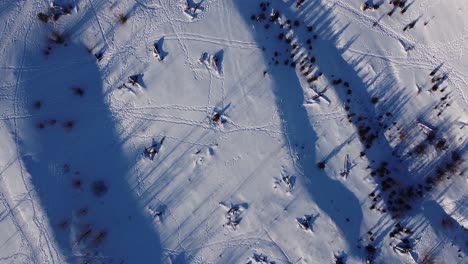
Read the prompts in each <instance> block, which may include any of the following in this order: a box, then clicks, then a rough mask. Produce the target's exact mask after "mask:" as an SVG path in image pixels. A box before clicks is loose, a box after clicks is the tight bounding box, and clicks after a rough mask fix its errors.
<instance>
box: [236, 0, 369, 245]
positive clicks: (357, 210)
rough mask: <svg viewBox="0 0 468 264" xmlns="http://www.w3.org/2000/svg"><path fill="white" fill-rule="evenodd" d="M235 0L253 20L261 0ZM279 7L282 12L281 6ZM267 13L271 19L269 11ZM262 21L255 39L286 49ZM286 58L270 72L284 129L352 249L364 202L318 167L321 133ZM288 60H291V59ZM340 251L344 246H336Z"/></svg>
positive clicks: (310, 185) (319, 200)
mask: <svg viewBox="0 0 468 264" xmlns="http://www.w3.org/2000/svg"><path fill="white" fill-rule="evenodd" d="M277 2H278V3H277ZM279 2H281V1H272V2H270V3H271V6H270V8H268V10H271V7H276V6H277V4H279ZM235 3H236V5H237V8H238V10H239V13H240V14H241V16H242V17H244V19H245V20H246V23H247V24H250V23H252V20H251V15H252V14H257V13H258V10H259V8H258V4H259V2H257V1H248V0H242V1H235ZM278 8H279V10H280V12H282V11H281V10H282V8H281V7H278ZM283 8H284V6H283ZM265 13H266V15H267V18H266V19H267V20H268V19H269V11H267V12H265ZM263 24H264V23H260V24H255V26H256V28H257V30H253V31H252V34H253V36H254V37H255V38H256V41H257V42H258V43H259V44H260V45H261V46H262V47H265V48H266V51H267V52H270V53H271V51H272V50H280V51H281V52H284V48H283V47H284V46H283V43H284V40H283V41H279V40H278V39H277V38H276V36H277V35H278V33H279V32H280V31H278V30H277V29H276V28H273V26H271V27H270V28H269V29H268V30H265V29H264V28H263ZM273 30H275V31H273ZM264 54H265V62H268V61H270V58H269V57H267V55H266V53H264ZM288 56H289V55H288ZM283 60H285V58H284V57H283V59H281V61H280V63H279V64H280V65H278V66H272V67H270V69H269V70H268V73H269V75H270V76H271V78H273V83H274V88H273V91H274V94H275V96H276V104H277V107H278V110H279V112H280V114H281V120H282V125H283V128H284V132H285V134H286V135H288V139H286V140H290V141H291V148H292V149H293V151H294V152H295V153H296V154H297V155H298V159H297V160H298V164H297V165H299V166H300V169H301V170H302V173H303V174H304V175H305V177H306V179H305V181H304V182H305V183H306V185H307V186H306V189H307V190H308V193H309V194H310V196H311V197H312V199H313V200H314V201H315V202H316V204H317V205H318V206H319V207H320V209H321V210H322V211H324V212H325V213H326V214H327V215H328V216H329V217H330V218H331V219H332V220H333V221H334V223H335V225H336V226H337V227H338V229H339V230H340V231H341V232H342V234H343V236H344V238H345V239H346V241H347V243H348V245H349V248H350V250H353V248H355V245H356V243H357V240H358V238H359V233H360V225H361V222H362V211H361V205H360V203H359V200H358V199H357V197H356V196H355V195H354V194H353V193H352V192H351V191H350V190H349V189H348V188H346V187H345V186H344V185H343V183H342V182H340V181H337V180H334V179H332V178H330V177H329V176H328V175H327V174H326V173H325V172H324V171H323V170H320V169H319V168H318V167H317V162H318V160H317V154H316V152H315V146H316V143H317V141H318V136H317V133H316V132H315V131H314V128H313V127H312V125H311V123H310V119H309V117H308V115H307V111H306V109H305V108H304V106H303V103H304V95H303V89H302V87H301V84H300V82H299V78H298V76H297V74H296V72H295V71H294V70H293V68H291V67H290V66H283ZM289 61H290V62H292V60H291V59H289ZM302 146H307V148H302ZM304 213H308V212H304ZM337 250H341V249H338V248H337Z"/></svg>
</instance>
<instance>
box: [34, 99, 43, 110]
mask: <svg viewBox="0 0 468 264" xmlns="http://www.w3.org/2000/svg"><path fill="white" fill-rule="evenodd" d="M33 107H34V109H41V107H42V102H41V101H40V100H36V101H34V104H33Z"/></svg>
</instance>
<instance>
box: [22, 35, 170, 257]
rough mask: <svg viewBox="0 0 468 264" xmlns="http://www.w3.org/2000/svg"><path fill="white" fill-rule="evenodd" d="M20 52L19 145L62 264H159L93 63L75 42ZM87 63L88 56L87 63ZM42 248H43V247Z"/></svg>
mask: <svg viewBox="0 0 468 264" xmlns="http://www.w3.org/2000/svg"><path fill="white" fill-rule="evenodd" d="M51 48H52V49H51V50H50V51H49V52H50V54H49V55H45V54H42V53H41V51H40V50H29V51H28V52H27V53H26V55H25V56H26V61H25V65H34V66H37V69H38V70H39V72H40V73H41V76H40V77H37V76H33V75H34V74H36V73H35V71H25V72H24V73H23V75H22V78H23V79H28V78H30V77H31V78H32V77H34V81H33V82H25V83H24V85H20V87H19V92H18V95H19V98H20V97H21V98H24V103H25V104H26V108H27V110H28V112H29V114H30V115H31V116H32V117H31V118H26V119H21V120H18V123H17V131H18V136H19V139H20V140H19V147H20V152H21V155H22V156H23V157H24V164H25V170H26V171H27V172H28V173H29V174H30V175H31V177H32V183H33V186H34V190H35V192H36V193H37V195H38V198H39V199H38V200H39V202H40V204H41V205H42V207H43V208H44V209H45V213H46V215H47V218H48V220H49V223H50V225H51V227H52V231H53V235H54V238H55V240H56V241H57V243H58V245H59V247H60V251H61V252H60V253H61V254H62V255H63V256H65V258H66V259H65V260H66V262H67V263H158V262H159V261H160V260H161V257H162V252H161V251H162V249H161V245H160V241H159V236H158V235H157V233H156V231H155V230H154V228H153V224H152V219H151V217H149V216H145V213H144V212H143V208H142V207H143V206H141V204H139V202H138V200H137V198H136V197H135V194H134V193H133V192H131V190H130V186H129V184H128V181H127V177H128V174H129V171H130V169H131V166H132V164H130V163H129V161H128V160H129V159H128V158H127V157H125V155H124V153H123V151H122V149H121V144H120V143H119V138H118V137H117V135H116V128H115V120H114V118H113V116H112V113H111V112H110V111H109V105H107V104H106V102H105V98H104V96H103V87H102V84H103V78H102V77H101V75H100V72H99V69H98V67H97V65H96V62H95V58H94V56H93V55H92V54H89V53H88V52H87V51H86V49H85V48H84V47H83V46H82V45H77V44H72V43H68V44H67V45H66V46H64V45H56V44H53V45H51ZM86 58H89V60H88V61H84V60H86ZM77 62H79V63H77ZM29 74H31V75H29ZM44 250H46V249H44Z"/></svg>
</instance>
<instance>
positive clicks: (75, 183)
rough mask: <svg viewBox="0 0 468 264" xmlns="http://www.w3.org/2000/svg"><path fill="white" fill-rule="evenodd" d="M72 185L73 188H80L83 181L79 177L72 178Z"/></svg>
mask: <svg viewBox="0 0 468 264" xmlns="http://www.w3.org/2000/svg"><path fill="white" fill-rule="evenodd" d="M72 186H73V188H75V189H81V186H83V182H82V181H81V180H80V179H74V180H73V181H72Z"/></svg>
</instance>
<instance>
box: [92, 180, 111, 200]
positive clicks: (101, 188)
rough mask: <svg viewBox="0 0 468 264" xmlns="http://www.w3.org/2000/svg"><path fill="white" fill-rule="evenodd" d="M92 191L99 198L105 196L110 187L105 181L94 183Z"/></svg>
mask: <svg viewBox="0 0 468 264" xmlns="http://www.w3.org/2000/svg"><path fill="white" fill-rule="evenodd" d="M91 191H92V192H93V194H94V195H96V196H97V197H102V196H103V195H105V194H106V193H107V191H108V187H107V185H106V183H105V182H104V181H101V180H99V181H94V182H93V183H92V184H91Z"/></svg>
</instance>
